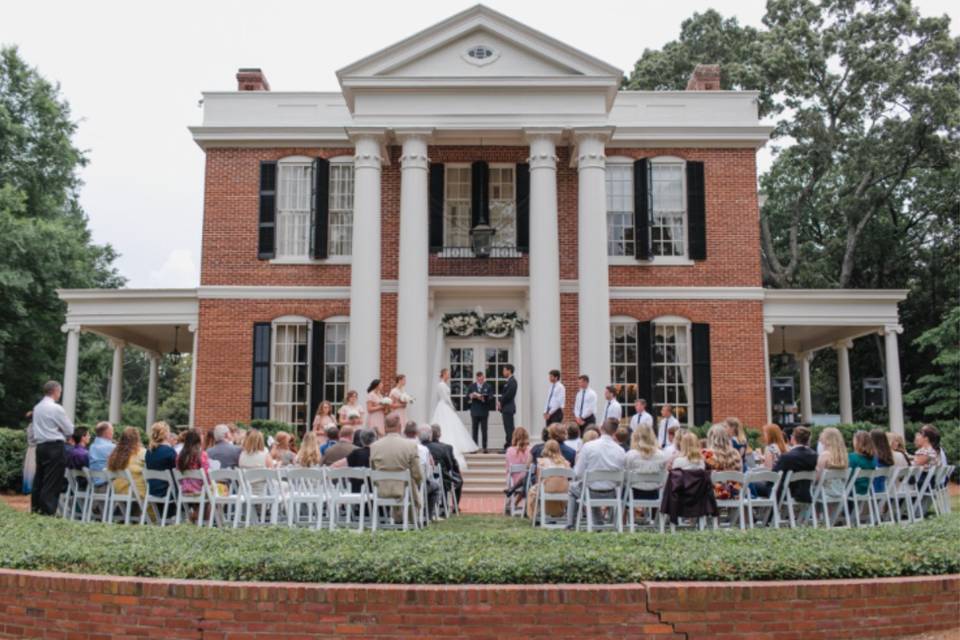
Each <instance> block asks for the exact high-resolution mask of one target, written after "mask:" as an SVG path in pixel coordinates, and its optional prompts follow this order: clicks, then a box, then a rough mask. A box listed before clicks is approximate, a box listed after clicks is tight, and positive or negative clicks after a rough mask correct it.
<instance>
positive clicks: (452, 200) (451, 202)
mask: <svg viewBox="0 0 960 640" xmlns="http://www.w3.org/2000/svg"><path fill="white" fill-rule="evenodd" d="M444 181H445V187H444V200H443V201H444V220H443V246H444V247H450V248H458V249H460V248H465V247H469V246H470V227H471V226H472V219H473V215H472V213H471V207H470V185H471V180H470V165H466V164H465V165H456V164H449V165H447V166H446V175H445V177H444Z"/></svg>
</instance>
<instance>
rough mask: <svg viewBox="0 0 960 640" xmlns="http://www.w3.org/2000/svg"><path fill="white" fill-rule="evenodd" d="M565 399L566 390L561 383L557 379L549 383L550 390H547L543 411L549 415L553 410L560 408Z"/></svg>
mask: <svg viewBox="0 0 960 640" xmlns="http://www.w3.org/2000/svg"><path fill="white" fill-rule="evenodd" d="M566 400H567V390H566V388H564V386H563V383H562V382H560V381H559V380H557V381H556V382H554V383H552V384H551V385H550V390H549V391H547V405H546V406H545V407H544V408H543V412H544V413H545V414H547V415H548V416H549V415H550V414H552V413H553V412H554V411H557V410H558V409H562V408H563V405H564V403H565V402H566Z"/></svg>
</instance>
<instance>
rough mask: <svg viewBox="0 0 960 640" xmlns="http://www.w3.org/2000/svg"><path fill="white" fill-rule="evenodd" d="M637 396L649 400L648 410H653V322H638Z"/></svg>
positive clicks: (651, 412) (651, 411)
mask: <svg viewBox="0 0 960 640" xmlns="http://www.w3.org/2000/svg"><path fill="white" fill-rule="evenodd" d="M637 397H638V398H643V399H645V400H646V401H647V412H648V413H649V414H650V415H652V416H655V415H657V414H656V413H654V410H653V323H651V322H638V323H637Z"/></svg>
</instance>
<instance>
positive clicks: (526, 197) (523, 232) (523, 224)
mask: <svg viewBox="0 0 960 640" xmlns="http://www.w3.org/2000/svg"><path fill="white" fill-rule="evenodd" d="M516 176H517V191H516V195H517V250H519V251H522V252H523V253H529V251H530V165H528V164H526V163H523V164H518V165H517V173H516Z"/></svg>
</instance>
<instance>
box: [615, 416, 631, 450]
mask: <svg viewBox="0 0 960 640" xmlns="http://www.w3.org/2000/svg"><path fill="white" fill-rule="evenodd" d="M617 424H619V423H617ZM614 438H615V439H616V441H617V444H619V445H620V447H621V448H623V451H624V453H626V452H627V451H630V430H629V429H627V428H626V427H618V428H617V432H616V433H615V434H614Z"/></svg>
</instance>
